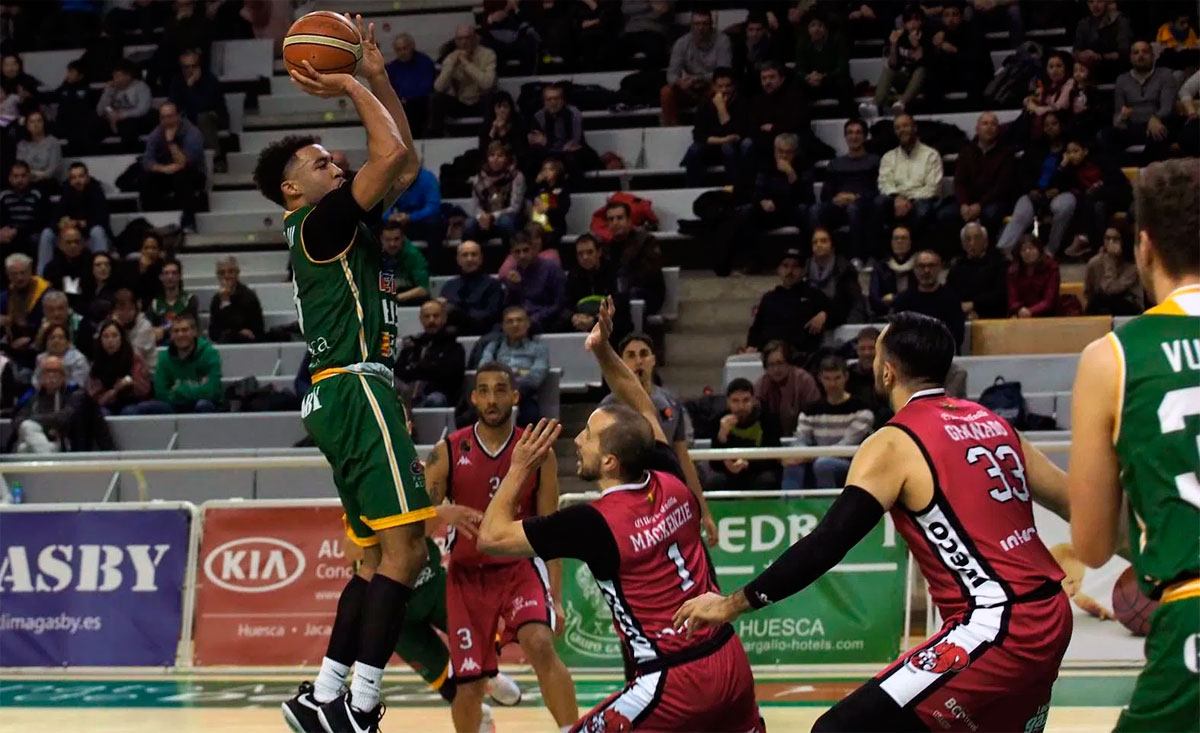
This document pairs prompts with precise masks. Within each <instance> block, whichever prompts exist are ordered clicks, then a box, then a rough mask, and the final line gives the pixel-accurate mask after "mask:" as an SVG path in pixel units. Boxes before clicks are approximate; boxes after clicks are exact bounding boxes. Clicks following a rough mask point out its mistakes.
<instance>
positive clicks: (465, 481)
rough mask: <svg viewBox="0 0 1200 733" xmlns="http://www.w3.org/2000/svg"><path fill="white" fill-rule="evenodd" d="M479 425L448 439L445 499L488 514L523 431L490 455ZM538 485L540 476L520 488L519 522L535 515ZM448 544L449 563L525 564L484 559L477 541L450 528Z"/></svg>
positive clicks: (507, 559)
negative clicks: (477, 428)
mask: <svg viewBox="0 0 1200 733" xmlns="http://www.w3.org/2000/svg"><path fill="white" fill-rule="evenodd" d="M476 425H477V423H476V424H472V425H471V426H469V427H465V428H462V429H461V430H456V431H454V432H453V433H450V435H448V436H446V447H447V448H448V449H449V451H448V453H449V455H450V468H449V471H448V473H449V475H448V478H447V481H446V496H447V497H448V498H449V499H450V501H452V502H454V503H455V504H461V505H463V506H469V507H471V508H472V509H478V510H479V511H481V512H482V511H486V510H487V507H488V504H489V503H491V501H492V497H493V496H495V495H496V491H497V489H499V488H500V482H501V481H503V480H504V475H505V474H506V473H508V467H509V465H510V464H511V463H512V452H513V448H514V447H515V446H516V445H517V439H518V438H520V437H521V432H522V429H521V428H513V431H512V433H511V434H510V435H509V436H508V440H506V441H505V442H504V445H503V447H501V448H500V451H499V452H498V453H495V454H492V453H489V452H488V450H487V448H485V447H484V445H483V441H481V440H480V439H479V433H478V432H477V431H476V429H475V427H476ZM537 485H538V474H537V473H534V474H533V475H532V476H530V477H529V481H528V482H527V483H526V484H525V485H524V486H522V487H521V494H520V497H521V498H520V501H518V502H517V516H516V518H517V519H523V518H525V517H531V516H533V515H534V514H536V511H535V509H534V489H535V488H536V487H537ZM446 544H447V546H448V547H449V548H450V561H451V562H454V563H461V564H466V565H503V564H507V563H512V562H525V560H524V559H523V558H515V557H496V556H495V555H485V554H483V553H482V552H480V551H479V548H477V547H476V546H475V539H474V538H473V537H467V536H466V535H464V534H463V533H461V532H455V531H454V528H453V527H451V528H450V531H449V534H447V536H446Z"/></svg>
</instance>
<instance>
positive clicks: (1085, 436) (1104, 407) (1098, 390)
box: [1067, 334, 1121, 568]
mask: <svg viewBox="0 0 1200 733" xmlns="http://www.w3.org/2000/svg"><path fill="white" fill-rule="evenodd" d="M1112 338H1113V336H1112V334H1109V335H1108V336H1105V337H1104V338H1101V339H1097V340H1095V341H1093V342H1092V343H1091V344H1089V345H1088V347H1087V348H1086V349H1084V350H1083V353H1082V354H1081V355H1080V356H1079V367H1078V369H1077V370H1076V373H1075V386H1074V394H1075V399H1074V400H1072V401H1071V464H1070V470H1069V471H1068V472H1067V491H1068V495H1069V496H1070V504H1071V512H1070V515H1071V516H1070V519H1071V544H1072V545H1073V546H1074V548H1075V554H1076V555H1078V556H1079V559H1080V560H1082V561H1083V562H1084V563H1085V564H1087V565H1089V566H1091V567H1093V568H1098V567H1100V566H1101V565H1103V564H1104V563H1106V562H1108V559H1109V558H1110V557H1112V556H1113V553H1114V552H1115V551H1116V548H1117V541H1118V538H1119V537H1120V533H1119V527H1118V524H1119V521H1120V515H1121V481H1120V471H1119V468H1118V466H1117V452H1116V449H1115V448H1114V447H1113V437H1114V436H1113V433H1114V427H1115V421H1116V418H1115V417H1114V415H1115V414H1116V410H1117V409H1118V408H1117V380H1118V379H1119V364H1118V363H1117V353H1116V351H1115V350H1114V346H1113V344H1112V343H1111V341H1110V339H1112Z"/></svg>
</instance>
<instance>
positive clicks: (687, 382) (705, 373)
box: [659, 364, 721, 400]
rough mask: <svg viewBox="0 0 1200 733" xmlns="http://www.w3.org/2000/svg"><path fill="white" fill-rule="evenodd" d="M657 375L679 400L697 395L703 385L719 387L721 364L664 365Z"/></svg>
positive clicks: (702, 391)
mask: <svg viewBox="0 0 1200 733" xmlns="http://www.w3.org/2000/svg"><path fill="white" fill-rule="evenodd" d="M659 376H660V377H662V380H663V384H664V385H665V386H666V387H668V388H669V389H670V390H671V391H672V392H674V393H675V395H676V396H677V397H679V399H681V400H690V399H694V398H696V397H699V396H700V395H701V394H703V393H704V388H705V387H712V388H713V389H719V388H720V386H721V366H720V365H714V364H704V365H685V366H675V365H671V366H665V367H663V368H662V369H660V370H659Z"/></svg>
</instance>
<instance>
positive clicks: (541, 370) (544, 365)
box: [525, 341, 550, 387]
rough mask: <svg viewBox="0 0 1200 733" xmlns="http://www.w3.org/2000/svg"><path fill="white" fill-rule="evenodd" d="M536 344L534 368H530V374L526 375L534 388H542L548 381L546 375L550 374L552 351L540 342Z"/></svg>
mask: <svg viewBox="0 0 1200 733" xmlns="http://www.w3.org/2000/svg"><path fill="white" fill-rule="evenodd" d="M534 343H535V344H536V348H537V352H536V354H535V356H534V359H533V366H532V367H530V368H529V374H526V375H525V379H528V380H529V383H530V384H532V385H533V386H535V387H541V386H542V382H544V381H546V375H548V374H549V373H550V351H549V349H547V348H546V345H545V344H543V343H541V342H540V341H538V342H534Z"/></svg>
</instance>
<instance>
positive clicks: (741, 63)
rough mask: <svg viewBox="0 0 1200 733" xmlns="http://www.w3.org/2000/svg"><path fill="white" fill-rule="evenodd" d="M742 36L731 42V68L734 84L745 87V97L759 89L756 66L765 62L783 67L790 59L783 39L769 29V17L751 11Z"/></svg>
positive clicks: (754, 10)
mask: <svg viewBox="0 0 1200 733" xmlns="http://www.w3.org/2000/svg"><path fill="white" fill-rule="evenodd" d="M744 31H745V32H744V34H743V36H742V37H741V38H739V39H738V40H735V41H733V64H732V65H733V68H734V70H735V71H734V73H736V74H737V83H738V84H739V85H744V88H745V89H746V95H747V96H753V95H754V93H755V92H756V91H757V90H758V83H759V82H758V67H759V66H761V65H762V64H764V63H766V62H767V61H771V62H774V63H777V64H782V63H783V62H784V61H785V60H786V57H788V56H790V55H791V53H790V50H791V49H790V48H789V47H787V46H786V44H785V43H784V39H783V38H782V37H781V35H780V34H777V33H776V32H775V31H773V30H772V29H771V23H770V18H769V14H768V13H765V12H763V11H762V10H759V9H755V8H751V9H750V12H749V13H748V14H747V15H746V24H745V26H744Z"/></svg>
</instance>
